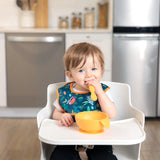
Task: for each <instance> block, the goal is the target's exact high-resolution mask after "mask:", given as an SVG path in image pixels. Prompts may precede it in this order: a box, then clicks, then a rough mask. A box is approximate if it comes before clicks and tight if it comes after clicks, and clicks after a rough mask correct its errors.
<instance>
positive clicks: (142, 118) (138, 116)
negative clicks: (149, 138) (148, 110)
mask: <svg viewBox="0 0 160 160" xmlns="http://www.w3.org/2000/svg"><path fill="white" fill-rule="evenodd" d="M130 109H131V114H132V117H133V118H136V119H137V120H138V121H139V123H140V124H141V126H142V128H144V123H145V115H144V113H143V112H142V111H141V110H139V109H138V108H136V107H134V106H132V105H130Z"/></svg>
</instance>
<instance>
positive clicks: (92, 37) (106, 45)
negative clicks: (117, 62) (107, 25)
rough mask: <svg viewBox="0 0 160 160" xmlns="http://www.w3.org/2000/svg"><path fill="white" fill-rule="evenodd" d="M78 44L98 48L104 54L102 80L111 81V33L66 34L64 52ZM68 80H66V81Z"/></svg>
mask: <svg viewBox="0 0 160 160" xmlns="http://www.w3.org/2000/svg"><path fill="white" fill-rule="evenodd" d="M79 42H88V43H92V44H94V45H96V46H98V47H99V48H100V49H101V51H102V52H103V54H104V60H105V69H104V74H103V77H102V80H105V81H111V80H112V79H111V75H112V34H111V33H67V34H66V50H67V48H68V47H69V46H71V45H72V44H75V43H79ZM67 80H68V79H67Z"/></svg>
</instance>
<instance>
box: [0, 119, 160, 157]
mask: <svg viewBox="0 0 160 160" xmlns="http://www.w3.org/2000/svg"><path fill="white" fill-rule="evenodd" d="M145 131H146V134H147V138H146V140H145V142H143V144H142V150H141V160H159V159H160V120H146V125H145ZM39 159H40V145H39V140H38V130H37V124H36V119H8V118H1V119H0V160H39Z"/></svg>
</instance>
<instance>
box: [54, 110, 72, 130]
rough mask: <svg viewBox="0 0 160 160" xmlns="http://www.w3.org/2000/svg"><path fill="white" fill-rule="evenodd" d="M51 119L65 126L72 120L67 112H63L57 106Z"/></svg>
mask: <svg viewBox="0 0 160 160" xmlns="http://www.w3.org/2000/svg"><path fill="white" fill-rule="evenodd" d="M53 119H55V120H59V125H60V126H61V125H65V126H66V127H68V126H70V125H71V124H72V123H73V122H74V121H73V118H72V116H71V115H70V114H69V113H64V112H62V111H60V110H58V109H57V108H55V110H54V112H53Z"/></svg>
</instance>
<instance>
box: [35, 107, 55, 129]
mask: <svg viewBox="0 0 160 160" xmlns="http://www.w3.org/2000/svg"><path fill="white" fill-rule="evenodd" d="M50 110H51V108H49V107H47V106H46V107H44V108H42V109H41V110H40V111H39V112H38V113H37V125H38V129H39V128H40V126H41V123H42V121H43V120H44V119H48V118H50V116H51V113H52V111H50Z"/></svg>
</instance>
